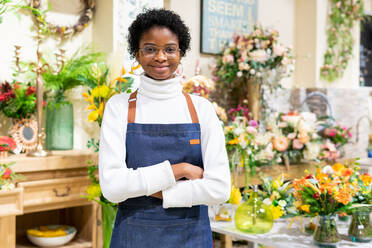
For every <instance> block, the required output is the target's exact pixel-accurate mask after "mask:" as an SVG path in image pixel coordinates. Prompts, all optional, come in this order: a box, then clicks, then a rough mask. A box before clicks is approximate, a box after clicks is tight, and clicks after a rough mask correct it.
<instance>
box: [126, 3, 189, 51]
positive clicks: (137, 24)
mask: <svg viewBox="0 0 372 248" xmlns="http://www.w3.org/2000/svg"><path fill="white" fill-rule="evenodd" d="M154 26H161V27H166V28H168V29H169V30H171V31H172V32H173V33H174V34H175V35H177V38H178V43H179V48H180V51H181V56H185V54H186V51H187V50H189V49H190V41H191V37H190V31H189V28H188V27H187V26H186V25H185V23H184V22H183V21H182V20H181V17H180V16H179V15H178V14H176V13H174V12H173V11H170V10H165V9H148V10H146V11H145V12H143V13H140V14H139V15H138V16H137V17H136V19H135V20H134V21H133V22H132V24H131V25H130V27H129V28H128V31H129V34H128V43H129V47H128V51H129V53H130V55H131V56H132V57H135V54H136V52H138V50H139V43H140V40H141V38H142V35H143V33H145V32H146V31H148V30H149V29H151V28H152V27H154Z"/></svg>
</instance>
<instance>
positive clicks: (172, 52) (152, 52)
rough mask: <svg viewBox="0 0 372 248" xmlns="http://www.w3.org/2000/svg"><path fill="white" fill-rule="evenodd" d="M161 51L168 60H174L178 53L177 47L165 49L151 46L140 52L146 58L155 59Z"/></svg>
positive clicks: (170, 46) (143, 48)
mask: <svg viewBox="0 0 372 248" xmlns="http://www.w3.org/2000/svg"><path fill="white" fill-rule="evenodd" d="M160 49H162V51H163V53H164V54H165V55H166V56H167V57H168V58H174V57H176V56H177V53H178V52H179V51H180V49H179V48H178V47H177V46H172V45H169V46H165V47H157V46H153V45H146V46H144V47H142V48H140V50H141V51H142V53H143V55H144V56H146V57H155V56H156V55H157V54H158V52H159V50H160Z"/></svg>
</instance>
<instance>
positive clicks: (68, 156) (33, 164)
mask: <svg viewBox="0 0 372 248" xmlns="http://www.w3.org/2000/svg"><path fill="white" fill-rule="evenodd" d="M88 161H92V162H93V163H97V154H96V153H92V152H90V151H77V150H74V151H55V152H52V154H51V155H50V156H48V157H44V158H39V157H27V156H26V155H14V156H10V157H8V158H6V159H0V163H9V162H16V164H14V165H13V166H12V167H11V168H12V169H13V171H15V172H16V173H19V174H22V175H23V176H24V179H22V180H21V181H19V182H18V183H17V187H16V189H15V190H12V191H4V192H0V240H2V241H1V242H0V248H15V247H18V248H21V247H22V248H26V247H27V248H31V247H35V246H34V245H32V244H31V243H30V242H29V241H28V240H27V238H26V230H27V229H28V228H31V227H36V226H40V225H50V224H65V225H72V226H75V227H76V228H77V231H78V232H77V235H76V236H75V238H74V240H73V241H72V242H70V243H69V244H67V245H65V246H63V247H66V248H72V247H74V248H83V247H86V248H88V247H94V248H95V247H97V242H99V241H98V240H97V219H98V218H99V216H98V214H97V213H98V210H99V207H98V205H97V204H93V203H92V202H89V201H88V200H87V199H85V198H83V197H82V195H85V194H86V193H85V192H86V188H87V187H88V185H89V184H90V180H89V178H88V170H87V168H86V167H87V166H88Z"/></svg>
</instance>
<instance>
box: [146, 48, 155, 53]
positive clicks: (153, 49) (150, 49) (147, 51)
mask: <svg viewBox="0 0 372 248" xmlns="http://www.w3.org/2000/svg"><path fill="white" fill-rule="evenodd" d="M156 50H157V49H156V48H155V47H144V51H145V52H146V53H155V52H156Z"/></svg>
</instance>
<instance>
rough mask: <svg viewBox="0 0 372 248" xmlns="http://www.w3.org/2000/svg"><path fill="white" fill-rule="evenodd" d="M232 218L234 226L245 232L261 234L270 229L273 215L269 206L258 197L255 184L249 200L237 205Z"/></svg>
mask: <svg viewBox="0 0 372 248" xmlns="http://www.w3.org/2000/svg"><path fill="white" fill-rule="evenodd" d="M234 219H235V226H236V228H237V229H238V230H240V231H242V232H245V233H252V234H261V233H267V232H269V231H270V230H271V229H272V227H273V224H274V219H273V215H272V213H271V211H270V208H269V206H267V205H265V204H264V203H263V202H262V201H261V200H260V199H259V196H258V187H257V185H254V189H253V192H252V194H251V196H250V198H249V200H248V201H246V202H244V203H242V204H240V205H239V207H238V209H237V210H236V213H235V217H234Z"/></svg>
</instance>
